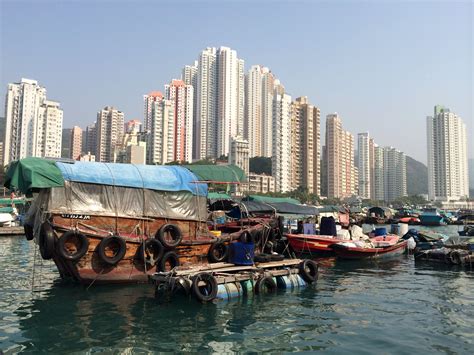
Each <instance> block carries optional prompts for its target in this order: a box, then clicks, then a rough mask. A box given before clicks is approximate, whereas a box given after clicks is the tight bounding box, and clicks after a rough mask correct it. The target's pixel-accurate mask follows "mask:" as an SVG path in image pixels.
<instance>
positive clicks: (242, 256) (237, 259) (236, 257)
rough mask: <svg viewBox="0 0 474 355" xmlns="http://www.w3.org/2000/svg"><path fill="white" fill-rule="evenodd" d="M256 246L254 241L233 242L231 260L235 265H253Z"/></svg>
mask: <svg viewBox="0 0 474 355" xmlns="http://www.w3.org/2000/svg"><path fill="white" fill-rule="evenodd" d="M254 248H255V245H254V244H253V243H248V244H247V243H245V244H244V243H241V242H235V243H231V244H230V246H229V262H230V263H232V264H235V265H253V258H254V256H255V253H254Z"/></svg>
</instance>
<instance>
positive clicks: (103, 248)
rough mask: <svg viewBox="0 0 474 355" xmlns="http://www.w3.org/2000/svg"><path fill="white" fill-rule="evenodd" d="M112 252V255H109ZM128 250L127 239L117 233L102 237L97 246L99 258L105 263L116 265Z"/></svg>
mask: <svg viewBox="0 0 474 355" xmlns="http://www.w3.org/2000/svg"><path fill="white" fill-rule="evenodd" d="M110 252H112V255H109V254H110ZM126 252H127V244H126V243H125V240H124V239H123V238H121V237H119V236H117V235H111V236H109V237H105V238H104V239H102V240H101V241H100V243H99V245H98V246H97V254H98V255H99V259H100V260H101V261H103V262H104V263H105V264H109V265H115V264H117V263H118V262H119V261H120V260H122V259H123V257H124V256H125V253H126Z"/></svg>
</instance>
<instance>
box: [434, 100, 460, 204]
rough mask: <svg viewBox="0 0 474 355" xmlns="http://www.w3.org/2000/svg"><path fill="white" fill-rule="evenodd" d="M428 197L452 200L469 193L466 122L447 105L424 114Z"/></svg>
mask: <svg viewBox="0 0 474 355" xmlns="http://www.w3.org/2000/svg"><path fill="white" fill-rule="evenodd" d="M427 142H428V197H429V199H430V200H437V201H455V200H459V199H462V198H465V197H468V196H469V181H468V167H467V140H466V125H465V124H464V122H463V120H462V119H461V118H460V117H459V116H458V115H456V114H455V113H453V112H450V110H449V109H448V108H445V107H443V106H435V108H434V115H433V116H428V117H427Z"/></svg>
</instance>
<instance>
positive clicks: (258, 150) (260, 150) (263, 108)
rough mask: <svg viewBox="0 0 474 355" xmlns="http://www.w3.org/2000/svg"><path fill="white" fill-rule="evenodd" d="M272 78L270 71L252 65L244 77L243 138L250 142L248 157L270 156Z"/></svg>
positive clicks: (271, 137) (271, 139)
mask: <svg viewBox="0 0 474 355" xmlns="http://www.w3.org/2000/svg"><path fill="white" fill-rule="evenodd" d="M273 90H274V77H273V74H272V73H271V72H270V70H269V69H268V68H266V67H262V66H260V65H254V66H252V67H251V68H250V70H249V71H248V73H247V75H246V76H245V115H244V137H245V138H246V139H248V140H249V142H250V157H257V156H266V157H271V156H272V141H273V134H272V132H273V122H272V118H273V112H272V104H273Z"/></svg>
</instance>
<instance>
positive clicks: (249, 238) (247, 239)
mask: <svg viewBox="0 0 474 355" xmlns="http://www.w3.org/2000/svg"><path fill="white" fill-rule="evenodd" d="M239 240H240V242H241V243H244V244H255V239H254V237H253V235H252V233H250V232H249V231H248V230H245V231H243V232H242V233H241V234H240V237H239Z"/></svg>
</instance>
